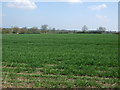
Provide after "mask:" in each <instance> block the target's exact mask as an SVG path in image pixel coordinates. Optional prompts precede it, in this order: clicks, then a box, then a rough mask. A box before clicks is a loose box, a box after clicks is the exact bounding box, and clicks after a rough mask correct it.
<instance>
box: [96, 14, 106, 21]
mask: <svg viewBox="0 0 120 90" xmlns="http://www.w3.org/2000/svg"><path fill="white" fill-rule="evenodd" d="M95 16H96V18H98V19H103V20H105V19H107V16H104V15H99V14H96V15H95Z"/></svg>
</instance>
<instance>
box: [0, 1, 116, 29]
mask: <svg viewBox="0 0 120 90" xmlns="http://www.w3.org/2000/svg"><path fill="white" fill-rule="evenodd" d="M24 1H25V0H16V2H2V13H0V16H2V27H12V26H17V27H34V26H36V27H39V28H40V27H41V25H43V24H47V25H48V26H49V27H51V28H54V27H55V28H56V29H72V30H80V29H81V28H82V27H83V26H84V25H86V26H87V27H88V29H97V28H98V27H99V26H103V27H106V29H107V30H109V31H113V30H118V3H117V2H77V1H73V0H71V1H70V2H31V1H30V0H26V1H25V2H24Z"/></svg>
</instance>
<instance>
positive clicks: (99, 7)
mask: <svg viewBox="0 0 120 90" xmlns="http://www.w3.org/2000/svg"><path fill="white" fill-rule="evenodd" d="M89 8H90V9H91V10H101V9H103V8H107V5H106V4H101V5H97V6H90V7H89Z"/></svg>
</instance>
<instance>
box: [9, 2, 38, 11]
mask: <svg viewBox="0 0 120 90" xmlns="http://www.w3.org/2000/svg"><path fill="white" fill-rule="evenodd" d="M7 7H10V8H19V9H29V10H33V9H35V8H37V6H36V4H35V2H33V1H31V0H14V2H8V3H7Z"/></svg>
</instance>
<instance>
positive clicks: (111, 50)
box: [2, 34, 119, 88]
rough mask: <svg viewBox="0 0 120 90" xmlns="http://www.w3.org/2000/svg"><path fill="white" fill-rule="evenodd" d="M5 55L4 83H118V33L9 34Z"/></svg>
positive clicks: (109, 85)
mask: <svg viewBox="0 0 120 90" xmlns="http://www.w3.org/2000/svg"><path fill="white" fill-rule="evenodd" d="M2 56H3V57H2V65H3V87H18V88H21V87H34V88H36V87H39V88H41V87H45V88H66V87H67V88H75V87H79V88H81V87H91V88H92V87H97V88H115V87H118V85H117V83H118V77H119V76H118V68H119V67H118V35H114V34H11V35H9V34H8V35H7V34H6V35H3V38H2Z"/></svg>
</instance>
